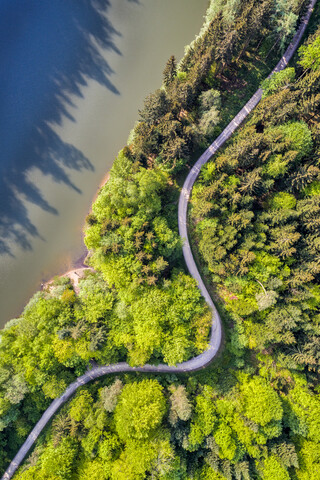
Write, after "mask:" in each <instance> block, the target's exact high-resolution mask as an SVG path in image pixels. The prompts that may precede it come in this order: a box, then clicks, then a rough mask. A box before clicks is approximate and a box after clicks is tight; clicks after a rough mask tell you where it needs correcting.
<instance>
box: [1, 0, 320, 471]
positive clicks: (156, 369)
mask: <svg viewBox="0 0 320 480" xmlns="http://www.w3.org/2000/svg"><path fill="white" fill-rule="evenodd" d="M316 1H317V0H311V2H310V4H309V7H308V11H307V13H306V16H305V17H304V18H303V20H302V22H301V24H300V28H299V30H298V31H297V33H296V35H295V36H294V38H293V40H292V42H291V44H290V45H289V47H288V49H287V50H286V52H285V54H284V56H283V57H282V58H281V60H280V61H279V63H278V64H277V66H276V67H275V68H274V70H273V71H272V72H271V73H270V75H269V77H270V76H271V75H272V74H273V73H275V72H278V71H280V70H282V69H283V68H285V67H286V66H287V64H288V62H289V60H290V59H291V57H292V55H293V53H294V52H295V50H296V48H297V46H298V44H299V42H300V40H301V38H302V35H303V33H304V31H305V29H306V26H307V24H308V22H309V19H310V16H311V13H312V10H313V7H314V5H315V4H316ZM261 96H262V90H261V89H260V88H259V89H258V90H257V91H256V93H255V94H254V95H253V96H252V97H251V98H250V100H249V102H248V103H247V104H246V105H245V106H244V107H243V108H242V110H240V112H239V113H238V115H236V116H235V117H234V119H233V120H232V121H231V122H230V123H229V125H228V126H227V127H226V128H225V129H224V130H223V132H222V133H221V135H219V137H218V138H217V139H216V140H215V141H214V142H213V143H212V144H211V145H210V147H209V148H208V149H207V150H206V151H205V152H204V153H203V154H202V155H201V157H200V158H199V160H198V161H197V162H196V164H195V165H194V167H193V168H192V169H191V170H190V173H189V175H188V176H187V178H186V180H185V182H184V185H183V188H182V191H181V194H180V199H179V211H178V215H179V219H178V220H179V234H180V237H181V238H182V239H183V240H184V245H183V255H184V258H185V261H186V264H187V267H188V269H189V272H190V274H191V275H192V276H193V278H195V279H196V280H197V282H198V285H199V288H200V291H201V293H202V295H203V297H204V298H205V300H206V302H207V303H208V305H209V306H210V308H211V309H212V328H211V335H210V341H209V348H208V349H207V350H206V351H205V352H204V353H202V354H201V355H198V356H197V357H194V358H193V359H191V360H188V361H187V362H183V363H180V364H178V365H177V366H175V367H169V366H168V365H163V364H160V365H158V366H155V365H144V366H143V367H130V365H128V364H127V363H125V362H121V363H117V364H114V365H106V366H104V367H96V368H93V369H92V370H90V371H89V372H87V373H85V374H84V375H82V376H81V377H78V378H77V380H76V381H75V382H73V383H71V384H70V385H69V386H68V388H67V389H66V390H65V392H64V393H63V394H62V395H61V397H59V398H56V399H55V400H54V401H53V402H52V403H51V405H50V407H49V408H47V410H46V411H45V412H44V414H43V415H42V417H41V418H40V420H39V421H38V423H37V424H36V425H35V427H34V428H33V430H32V431H31V433H30V434H29V436H28V438H27V440H26V441H25V442H24V444H23V445H22V446H21V448H20V450H19V451H18V453H17V455H16V456H15V457H14V459H13V460H12V462H11V463H10V465H9V467H8V469H7V470H6V472H5V473H4V475H3V476H2V479H1V480H8V479H10V478H12V476H13V474H14V473H15V471H16V470H17V468H18V467H19V465H20V464H21V463H22V461H23V459H24V457H25V456H26V454H27V453H28V451H29V450H30V448H31V447H32V446H33V444H34V443H35V441H36V440H37V438H38V436H39V435H40V433H41V432H42V430H43V429H44V427H45V426H46V425H47V423H48V422H49V421H50V420H51V418H52V417H53V415H54V414H55V413H56V412H57V410H58V409H59V408H60V407H61V406H62V405H63V404H64V403H65V402H66V401H67V400H69V398H70V397H71V396H72V395H73V394H74V392H75V391H76V390H77V389H78V388H79V387H81V386H82V385H85V384H86V383H88V382H91V380H94V379H95V378H98V377H102V376H104V375H107V374H109V373H123V372H146V373H147V372H148V373H184V372H192V371H195V370H199V369H201V368H204V367H205V366H207V365H208V364H209V363H210V362H211V361H212V360H213V358H214V357H215V355H216V354H217V352H218V350H219V348H220V345H221V333H222V328H221V319H220V316H219V313H218V311H217V309H216V307H215V305H214V303H213V301H212V300H211V297H210V295H209V293H208V291H207V289H206V287H205V285H204V283H203V281H202V279H201V276H200V273H199V271H198V269H197V267H196V264H195V261H194V259H193V256H192V253H191V248H190V244H189V240H188V231H187V208H188V200H189V198H190V194H191V190H192V187H193V184H194V182H195V180H196V178H197V177H198V175H199V172H200V169H201V167H202V165H204V164H205V163H206V162H207V161H208V160H209V159H210V158H211V157H212V155H214V154H215V153H216V152H217V150H218V149H219V148H220V147H221V146H222V145H223V144H224V143H225V142H226V141H227V140H228V138H229V137H230V136H231V135H232V134H233V132H234V131H235V130H236V129H237V128H238V126H239V125H240V123H241V122H242V121H243V120H244V119H245V118H246V117H247V115H248V114H249V113H250V112H251V111H252V110H253V109H254V108H255V106H256V105H257V104H258V103H259V102H260V100H261Z"/></svg>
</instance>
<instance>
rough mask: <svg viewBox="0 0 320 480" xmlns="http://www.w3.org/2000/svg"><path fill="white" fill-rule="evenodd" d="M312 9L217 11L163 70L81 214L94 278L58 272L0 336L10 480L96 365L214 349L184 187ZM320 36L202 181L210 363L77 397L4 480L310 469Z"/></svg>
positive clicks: (198, 245) (234, 1) (252, 475)
mask: <svg viewBox="0 0 320 480" xmlns="http://www.w3.org/2000/svg"><path fill="white" fill-rule="evenodd" d="M307 3H308V2H307V1H301V0H291V1H284V0H263V1H259V2H258V1H256V0H241V1H240V0H228V1H226V2H225V1H224V2H222V1H220V0H212V1H211V2H210V5H209V8H208V11H207V14H206V17H205V23H204V26H203V28H202V30H201V32H200V34H199V36H198V37H197V38H196V39H195V41H194V42H192V44H191V45H190V46H189V47H187V49H186V53H185V56H184V57H183V59H182V60H181V62H180V63H179V64H178V65H177V63H176V60H175V58H174V57H170V59H169V60H168V62H167V64H166V66H165V69H164V72H163V85H162V87H161V88H160V89H159V90H157V91H156V92H154V93H152V94H150V95H149V96H148V97H147V98H146V100H145V103H144V106H143V108H142V109H141V111H140V120H139V122H137V124H136V126H135V128H134V129H133V131H132V132H131V134H130V137H129V139H128V146H126V147H124V148H123V149H122V150H121V151H120V153H119V155H118V157H117V158H116V160H115V162H114V165H113V167H112V170H111V173H110V180H109V181H108V183H107V184H106V185H105V186H104V187H103V188H102V189H101V191H100V193H99V196H98V198H97V200H96V201H95V203H94V205H93V207H92V212H91V213H90V214H89V215H88V217H87V226H86V238H85V243H86V246H87V248H88V250H89V257H88V260H87V261H88V263H89V264H90V266H91V267H93V269H94V271H90V272H88V273H87V275H86V276H85V278H84V279H82V280H81V282H80V283H79V290H78V291H75V290H74V288H73V286H72V284H71V283H70V282H69V281H68V280H67V279H66V278H59V279H56V280H55V281H54V282H53V284H51V285H50V286H48V287H47V288H45V289H44V290H43V291H42V292H38V293H37V294H36V295H35V296H34V297H33V298H32V299H31V301H30V302H29V304H28V305H27V306H26V308H25V310H24V312H23V314H22V316H21V318H19V319H15V320H12V321H11V322H9V323H8V324H7V326H6V328H5V329H4V330H3V331H2V332H1V344H0V352H1V359H0V415H1V418H0V445H1V456H0V468H1V469H2V470H4V469H5V468H6V466H7V464H8V462H9V460H10V459H11V458H12V457H13V455H14V454H15V453H16V451H17V449H18V447H19V445H20V444H21V443H22V442H23V440H24V439H25V437H26V436H27V434H28V433H29V432H30V430H31V428H32V426H33V425H34V423H35V422H36V421H37V420H38V419H39V417H40V416H41V414H42V413H43V411H44V410H45V409H46V408H47V407H48V405H49V404H50V402H51V401H52V399H54V398H56V397H58V396H59V395H61V393H62V392H63V391H64V390H65V388H66V386H67V385H68V384H69V383H70V382H71V381H73V380H74V378H75V377H76V376H79V375H81V374H83V373H84V372H85V371H86V369H87V366H88V364H89V365H90V364H94V363H95V362H96V363H98V364H109V363H111V362H118V361H121V360H127V361H128V362H129V363H130V364H131V365H142V364H144V363H146V362H150V363H159V362H165V363H168V364H170V365H174V364H176V363H177V362H181V361H184V360H187V359H189V358H191V357H193V356H194V355H196V354H198V353H200V352H202V351H204V350H205V349H206V346H207V340H208V334H209V331H210V325H211V313H210V311H209V309H208V307H207V306H206V305H205V303H204V300H203V299H202V298H201V296H200V292H199V291H198V289H197V287H196V283H195V281H194V280H193V279H192V277H191V276H190V275H188V274H187V273H186V272H185V268H184V264H183V261H182V254H181V240H180V238H179V235H178V231H177V199H178V194H179V185H180V183H181V178H183V176H184V175H185V172H186V171H187V169H188V168H189V167H190V165H191V164H192V162H193V160H194V158H195V155H196V153H197V152H200V151H202V150H203V148H205V147H206V146H207V145H208V144H209V143H211V141H212V140H213V139H214V136H215V135H217V134H218V133H220V132H221V130H222V128H223V127H224V126H225V124H226V122H227V121H228V120H229V119H230V118H232V117H233V115H234V114H235V113H237V110H238V109H239V108H241V107H242V106H243V104H244V102H245V100H246V99H247V98H248V97H249V96H250V94H251V93H252V91H254V90H255V89H256V88H257V87H258V85H259V84H260V83H261V81H262V80H263V79H264V78H265V77H266V76H267V74H268V73H269V71H270V69H271V67H273V66H274V64H275V63H277V61H278V60H279V58H278V57H279V52H281V51H283V49H284V48H285V46H286V45H287V44H288V42H289V41H290V39H291V38H292V35H293V33H294V31H295V29H296V26H297V23H298V19H299V15H301V14H302V13H303V11H304V8H305V6H306V4H307ZM317 18H319V12H317ZM319 38H320V32H318V31H317V32H316V33H314V35H312V36H310V37H309V39H308V40H307V41H306V42H305V44H304V46H302V47H301V49H300V54H299V60H298V62H297V63H296V65H295V68H293V67H291V68H288V69H286V70H285V71H284V72H281V73H279V74H277V75H276V76H274V77H272V78H271V79H270V80H267V81H265V82H264V83H263V85H262V86H263V89H264V95H265V98H264V100H263V101H262V102H261V104H260V105H259V106H258V107H257V109H256V110H255V112H254V113H253V115H252V116H251V117H250V119H249V121H248V122H247V123H246V125H245V126H244V127H243V128H242V129H241V130H240V131H239V133H238V134H237V135H236V138H235V139H232V140H231V141H230V142H229V144H228V146H227V147H226V148H225V149H224V151H223V152H222V153H220V154H219V155H218V156H217V157H215V158H214V159H213V160H212V161H211V162H210V163H209V164H207V165H206V167H205V168H204V169H203V172H202V173H201V179H200V181H199V182H198V183H197V184H196V186H195V188H194V192H193V196H192V211H191V218H190V226H191V227H192V236H193V243H194V250H195V253H198V256H199V261H200V263H201V265H202V272H203V274H205V275H206V278H207V281H208V283H209V284H211V286H212V292H213V295H214V298H215V300H216V301H217V302H218V303H219V305H220V308H221V312H222V314H223V318H224V322H225V335H226V339H225V347H224V352H223V354H222V355H221V357H220V359H218V361H216V362H215V363H214V364H213V365H212V366H211V367H210V368H208V369H207V370H205V371H204V372H201V373H197V374H194V375H190V376H185V377H181V378H178V377H177V376H175V375H165V376H158V377H155V376H144V378H141V377H136V376H133V375H122V376H121V377H119V378H114V377H109V378H106V379H103V380H99V381H95V382H94V383H93V384H92V385H90V386H86V387H83V388H81V389H80V390H79V391H78V393H77V394H76V395H75V397H74V398H73V399H72V400H71V401H70V402H69V403H68V404H66V405H65V406H64V407H63V408H62V409H61V411H60V412H59V413H58V415H57V416H56V417H55V418H54V420H53V422H52V426H50V428H48V429H47V430H45V431H44V432H43V433H42V435H41V437H40V439H39V441H38V443H37V446H36V448H35V449H34V451H33V452H32V453H31V455H30V457H29V458H28V459H27V460H26V462H25V464H24V465H23V466H22V467H21V468H20V470H19V472H18V474H17V475H16V476H15V478H17V479H20V480H31V479H32V480H42V479H43V480H73V479H79V480H82V479H83V480H84V479H88V478H90V479H92V480H95V479H96V480H102V479H110V480H122V479H123V480H131V479H132V480H140V479H141V480H143V479H147V478H150V479H167V480H178V479H184V480H189V479H190V480H191V479H195V480H207V479H208V480H211V479H212V480H224V479H227V480H248V479H265V480H274V479H275V478H278V479H279V480H287V479H290V478H292V479H294V480H307V479H308V480H309V479H311V480H313V479H314V480H316V479H317V478H318V477H317V475H318V474H319V473H318V472H319V467H320V436H319V432H320V424H319V419H320V400H319V383H318V375H319V370H318V369H319V338H320V330H319V319H320V317H319V312H318V308H319V307H318V304H319V298H320V290H319V286H318V281H317V280H318V276H319V272H320V260H319V259H320V257H319V249H320V244H319V239H318V237H319V235H318V228H319V219H318V217H319V209H320V203H319V198H320V197H319V195H320V167H319V158H318V157H319V146H320V140H319V131H320V130H319V125H318V124H319V104H320V87H319V75H320V70H319V68H320V48H319ZM318 257H319V258H318Z"/></svg>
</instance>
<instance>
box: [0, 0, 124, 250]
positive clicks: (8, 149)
mask: <svg viewBox="0 0 320 480" xmlns="http://www.w3.org/2000/svg"><path fill="white" fill-rule="evenodd" d="M109 6H110V1H109V0H76V1H74V0H55V1H54V2H52V0H41V2H38V1H37V0H4V1H3V3H2V4H1V6H0V45H2V47H1V48H0V62H1V65H2V72H4V74H3V75H2V76H1V78H0V92H1V93H0V94H1V104H2V112H1V115H0V145H1V150H0V254H9V255H12V252H11V250H10V246H12V245H13V244H18V245H19V246H20V247H22V248H23V249H26V250H30V249H32V244H31V240H32V237H40V234H39V232H38V230H37V228H36V226H35V225H33V224H32V222H31V221H30V218H29V217H28V211H27V208H26V206H25V203H24V200H27V201H28V202H30V203H33V204H36V205H38V206H39V207H40V208H41V209H43V210H45V211H47V212H49V213H51V214H55V215H58V211H57V210H56V209H55V208H54V207H53V206H51V205H49V203H48V202H47V201H46V199H45V198H44V196H43V194H42V193H41V191H40V189H39V188H38V187H37V185H35V184H34V183H32V182H31V181H30V179H29V178H28V172H29V171H30V169H32V168H37V169H38V170H40V172H41V173H43V174H45V175H49V176H51V178H52V179H53V180H54V181H56V182H59V183H63V184H65V185H67V186H68V187H70V188H72V189H74V190H75V191H77V192H78V193H81V191H80V190H79V188H78V187H77V186H76V185H74V184H73V183H72V181H71V180H70V177H69V176H68V173H67V170H66V169H72V170H78V171H81V170H91V171H93V170H94V167H93V165H92V164H91V163H90V161H89V160H88V159H87V158H86V157H85V156H84V155H83V153H82V152H81V151H79V150H78V149H77V148H76V147H74V146H73V145H70V144H68V143H65V142H64V141H62V139H61V138H60V137H59V136H58V135H57V134H56V133H55V131H54V126H56V125H61V123H62V120H63V118H64V117H67V118H69V119H71V120H73V121H75V120H74V118H73V117H72V116H71V114H70V113H69V112H68V108H69V107H70V106H72V105H73V104H72V100H71V96H78V97H82V96H83V95H82V87H84V86H85V85H86V84H87V81H88V80H89V79H94V80H95V81H97V82H98V83H99V84H101V85H103V86H104V87H106V88H107V89H108V90H110V91H111V92H112V93H114V94H116V95H119V91H118V90H117V88H116V86H115V85H114V84H113V83H112V81H111V80H110V76H111V75H112V73H113V71H112V69H111V68H110V66H109V64H108V63H107V61H106V60H105V59H104V58H103V56H102V54H101V51H102V50H105V49H108V50H110V51H111V52H116V53H117V54H119V55H121V53H120V51H119V50H118V48H117V47H116V44H115V39H116V38H117V36H119V35H120V33H119V32H117V31H116V29H115V28H114V27H113V26H112V25H111V23H110V21H109V20H108V16H107V14H108V8H109Z"/></svg>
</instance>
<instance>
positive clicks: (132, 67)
mask: <svg viewBox="0 0 320 480" xmlns="http://www.w3.org/2000/svg"><path fill="white" fill-rule="evenodd" d="M10 1H11V0H10ZM99 1H100V3H101V4H103V0H99ZM30 2H31V0H30ZM64 2H65V3H64V5H66V4H67V3H68V1H67V0H64ZM22 3H23V2H22ZM27 3H28V2H27ZM27 3H26V4H27ZM31 3H32V2H31ZM53 3H55V2H53ZM80 3H81V2H80V0H79V5H80ZM82 3H83V4H84V3H86V1H85V0H83V1H82ZM87 3H89V1H88V2H87ZM106 3H107V2H105V4H106ZM8 5H9V3H8ZM11 5H12V2H11V3H10V6H11ZM29 5H30V3H29ZM48 5H49V4H48ZM51 5H52V4H51ZM71 5H72V4H71ZM73 5H74V4H73ZM20 6H21V3H20ZM206 6H207V0H139V1H138V0H136V1H135V0H112V1H111V4H110V6H109V7H108V9H107V10H106V18H107V19H108V22H109V26H110V43H111V42H112V43H113V47H112V46H111V47H110V45H108V44H106V42H105V43H104V44H103V42H102V41H101V36H102V35H97V37H96V38H95V39H94V36H93V35H90V39H91V44H92V45H94V47H95V49H96V53H97V52H98V53H100V55H101V58H102V59H103V60H104V61H105V62H107V64H108V68H107V67H106V65H104V67H106V68H105V72H106V75H105V77H106V78H107V80H105V79H101V77H100V73H101V72H100V71H99V58H98V57H99V56H97V59H98V61H97V62H96V65H95V66H92V68H91V70H88V72H86V70H85V68H84V69H83V72H82V71H80V67H79V65H78V71H77V74H78V77H77V78H76V80H77V82H76V81H75V84H76V86H75V85H73V88H71V87H70V85H68V82H69V80H70V78H71V79H73V77H72V76H71V75H69V73H68V72H67V73H66V74H65V75H64V76H63V75H60V77H59V80H56V77H54V75H56V69H55V70H52V72H53V73H52V74H51V73H50V75H51V77H53V78H54V81H52V85H54V88H55V89H56V88H58V87H59V89H60V90H58V94H59V95H58V96H57V95H56V94H57V90H54V92H53V93H54V94H55V95H56V96H55V101H56V100H57V98H59V118H58V116H57V115H53V114H52V112H51V111H50V109H49V108H48V112H47V111H45V108H42V110H41V115H42V116H41V121H40V120H39V118H37V121H35V128H34V131H33V133H32V132H31V133H32V134H34V135H35V136H34V137H32V138H35V140H34V142H33V145H32V150H30V149H28V148H24V144H21V148H20V150H22V153H21V152H20V155H24V157H23V158H24V160H26V159H27V161H26V162H25V163H24V164H23V167H21V165H19V163H18V161H17V162H16V164H15V163H14V161H11V160H10V162H9V161H8V165H9V164H10V168H11V170H10V172H9V173H10V175H11V176H10V175H9V174H7V173H6V171H5V172H4V173H2V174H1V175H2V178H4V179H7V184H6V185H5V188H6V189H8V190H5V189H4V187H3V192H6V195H5V196H4V202H7V205H6V218H5V222H3V225H1V224H0V227H1V226H2V230H1V229H0V232H2V236H3V238H2V237H0V305H1V313H0V325H4V324H5V322H6V321H8V320H9V319H11V318H13V317H14V316H17V315H18V314H19V313H20V312H21V310H22V308H23V306H24V305H25V304H26V302H27V301H28V299H29V298H30V296H31V295H32V294H33V293H34V292H35V291H36V290H37V289H38V288H39V287H40V283H41V282H43V281H45V280H47V279H49V278H51V277H52V276H53V275H56V274H60V273H62V272H64V271H66V270H67V269H68V268H69V267H70V266H71V265H73V264H74V263H75V262H76V261H77V259H79V258H80V257H81V255H82V254H83V251H84V249H83V238H82V228H83V224H84V219H85V216H86V214H87V212H88V210H89V208H90V204H91V201H92V199H93V197H94V195H95V192H96V190H97V188H98V186H99V185H100V184H101V181H102V179H103V177H104V176H105V174H106V172H107V171H108V169H109V168H110V166H111V165H112V162H113V159H114V157H115V155H116V154H117V152H118V151H119V149H120V148H122V147H123V146H124V145H125V143H126V140H127V137H128V134H129V131H130V129H131V128H132V127H133V125H134V122H135V121H136V119H137V117H138V109H139V108H141V106H142V103H143V99H144V97H145V96H146V95H147V94H148V93H150V92H152V91H153V90H154V89H156V88H158V87H159V86H160V83H161V76H162V70H163V68H164V65H165V62H166V61H167V59H168V58H169V56H170V55H172V54H174V55H176V57H177V58H178V59H180V58H181V56H182V55H183V51H184V45H186V44H188V43H190V41H191V40H192V39H193V38H194V35H195V34H197V33H198V31H199V29H200V26H201V24H202V21H203V15H204V13H205V9H206ZM8 8H9V7H8ZM39 8H40V7H39ZM72 8H73V7H72ZM36 13H37V12H36ZM51 18H52V15H51ZM84 18H85V16H84ZM59 22H61V15H60V17H59ZM59 25H60V23H59ZM46 28H47V27H46ZM66 28H67V26H66ZM33 31H35V29H34V28H33ZM54 34H55V35H62V36H63V31H56V32H54ZM46 35H47V33H46ZM74 38H75V40H74V42H75V44H74V45H73V47H72V48H73V49H74V50H73V52H72V56H70V58H69V59H68V62H65V64H64V63H63V61H61V63H60V64H59V68H60V70H61V69H63V68H64V67H63V65H66V67H65V68H68V67H69V65H70V62H71V63H72V59H73V58H75V56H76V55H78V54H79V51H80V52H81V49H83V48H84V47H83V45H77V44H76V42H77V41H78V40H77V39H76V36H75V37H74ZM88 38H89V36H88ZM67 40H68V42H67V41H66V48H68V46H69V45H70V44H71V43H72V39H69V38H68V39H67ZM70 42H71V43H70ZM116 50H117V51H116ZM59 52H60V53H59V55H62V54H63V47H61V48H60V50H59ZM52 55H53V54H52ZM43 57H44V58H45V59H47V53H46V52H44V55H43ZM54 58H56V57H54ZM100 63H101V62H100ZM97 65H98V67H97ZM46 68H49V67H46ZM81 68H82V67H81ZM101 68H102V67H101ZM111 70H112V71H113V73H111ZM62 73H63V72H62ZM60 74H61V72H60ZM39 75H41V71H40V70H39ZM27 80H28V79H27ZM27 80H26V81H27ZM51 80H52V79H51ZM76 87H77V88H76ZM33 88H34V95H38V96H41V95H42V90H41V88H40V87H39V85H38V84H37V81H35V82H34V84H33ZM49 93H50V92H49ZM49 93H48V92H45V93H43V96H46V98H47V97H48V98H49V96H50V95H49ZM13 97H14V96H13ZM13 101H14V100H13ZM21 104H23V106H25V110H26V121H25V122H24V123H23V122H22V121H21V135H20V136H18V137H17V138H14V139H13V145H14V146H17V145H18V146H19V141H20V139H22V138H24V137H23V134H25V136H26V137H28V135H29V130H28V128H31V127H30V122H32V119H33V113H32V112H31V111H30V112H29V111H28V108H29V109H30V110H31V108H30V107H28V104H27V102H20V105H21ZM48 105H50V102H49V103H48ZM54 108H57V105H56V104H54ZM44 111H45V114H44ZM17 112H19V110H17ZM24 113H25V112H24ZM16 115H17V114H16ZM37 122H38V123H37ZM39 125H40V127H41V128H40V127H39ZM11 130H12V128H11ZM30 131H31V130H30ZM39 132H40V133H39ZM48 132H49V133H48ZM31 133H30V135H31ZM40 134H41V136H40ZM30 135H29V137H28V138H30ZM43 138H44V139H45V140H44V141H42V140H43ZM21 142H22V140H21ZM37 142H38V143H39V142H40V144H41V145H40V147H39V145H38V143H37ZM10 151H11V150H10ZM8 152H9V149H8ZM30 152H31V153H30ZM8 155H9V153H8ZM21 158H22V157H21ZM5 160H6V159H4V164H5ZM12 165H14V168H13V167H12ZM7 168H9V166H8V167H7ZM22 172H23V177H22ZM19 174H20V175H21V178H20V177H19ZM0 187H1V186H0ZM7 192H9V193H7ZM0 207H1V188H0ZM18 213H19V215H18ZM1 245H2V250H1Z"/></svg>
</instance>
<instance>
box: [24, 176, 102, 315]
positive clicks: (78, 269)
mask: <svg viewBox="0 0 320 480" xmlns="http://www.w3.org/2000/svg"><path fill="white" fill-rule="evenodd" d="M109 178H110V170H109V171H108V172H107V173H106V174H105V175H104V176H103V178H102V181H101V183H100V184H99V187H98V188H97V190H96V192H95V194H94V196H93V198H92V201H91V205H90V209H89V211H88V213H87V215H88V214H89V213H91V212H92V205H93V203H94V202H95V201H96V199H97V198H98V195H99V192H100V190H101V188H103V187H104V186H105V185H106V183H107V182H108V180H109ZM84 227H85V223H84V225H83V227H82V240H84ZM84 248H85V251H84V253H83V254H82V255H81V256H80V257H79V258H78V259H77V260H75V261H74V262H72V263H71V268H70V269H69V270H67V271H66V272H65V273H61V274H57V275H54V276H53V277H51V278H50V280H48V281H46V282H42V283H41V284H40V291H44V290H45V289H46V288H48V287H50V285H51V284H52V282H53V281H54V279H55V277H68V278H69V279H70V280H71V283H72V285H73V288H74V291H75V292H76V294H78V293H79V289H78V283H79V280H80V279H81V278H83V277H84V272H85V271H86V270H91V271H92V272H94V269H93V268H92V267H89V266H88V265H86V264H85V260H86V258H87V256H88V253H89V251H88V249H87V248H86V246H85V245H84ZM21 313H22V312H21Z"/></svg>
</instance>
